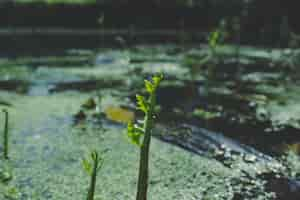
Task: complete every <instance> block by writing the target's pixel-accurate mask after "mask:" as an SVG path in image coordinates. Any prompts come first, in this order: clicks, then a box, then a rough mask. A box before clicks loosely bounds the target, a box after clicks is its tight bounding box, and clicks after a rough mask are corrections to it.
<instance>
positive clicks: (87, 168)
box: [82, 158, 92, 175]
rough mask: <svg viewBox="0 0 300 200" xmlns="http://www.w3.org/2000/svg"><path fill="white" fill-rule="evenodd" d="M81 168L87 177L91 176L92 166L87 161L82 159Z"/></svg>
mask: <svg viewBox="0 0 300 200" xmlns="http://www.w3.org/2000/svg"><path fill="white" fill-rule="evenodd" d="M82 167H83V169H84V170H85V171H86V173H88V174H89V175H91V174H92V164H91V163H90V162H89V161H88V160H87V159H85V158H84V159H82Z"/></svg>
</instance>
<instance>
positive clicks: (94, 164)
mask: <svg viewBox="0 0 300 200" xmlns="http://www.w3.org/2000/svg"><path fill="white" fill-rule="evenodd" d="M103 162H104V160H103V157H102V156H101V155H99V154H98V152H97V151H92V152H91V154H90V156H89V158H87V159H83V160H82V166H83V168H84V170H85V171H86V172H87V173H88V175H90V177H91V180H90V186H89V190H88V195H87V198H86V199H87V200H94V195H95V188H96V180H97V173H98V172H99V170H100V169H101V168H102V166H103Z"/></svg>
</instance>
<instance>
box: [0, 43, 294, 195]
mask: <svg viewBox="0 0 300 200" xmlns="http://www.w3.org/2000/svg"><path fill="white" fill-rule="evenodd" d="M202 54H203V52H202V50H201V49H197V48H194V49H185V50H182V49H180V48H177V47H175V46H164V47H161V46H154V47H150V46H141V47H136V48H132V49H129V50H110V49H105V50H99V51H97V52H96V51H89V50H80V51H79V50H72V51H70V50H68V51H66V53H65V55H62V56H57V57H49V56H42V57H41V56H39V57H35V56H32V57H17V58H13V59H12V58H9V59H7V58H1V59H0V74H1V75H0V108H4V107H5V108H7V109H8V111H9V114H10V149H9V155H10V160H9V161H6V160H4V159H3V158H1V160H0V170H2V172H1V171H0V177H1V173H2V174H3V173H4V174H7V173H9V174H11V175H12V179H11V180H9V181H7V182H5V181H4V180H2V181H1V179H0V191H1V192H0V199H24V200H27V199H28V200H29V199H53V200H58V199H64V200H68V199H70V200H71V199H72V200H76V199H78V200H79V199H84V198H85V197H86V194H87V189H88V181H89V177H88V176H87V175H86V173H85V171H84V170H83V168H82V166H81V160H82V158H83V157H84V156H86V155H87V154H88V152H89V151H91V150H93V149H96V150H99V151H101V150H104V149H109V151H108V153H106V155H105V163H104V168H103V169H102V170H101V172H100V173H99V176H98V182H97V191H96V196H97V197H96V199H103V200H109V199H120V200H123V199H134V198H135V193H136V191H135V189H136V180H137V169H138V155H139V154H138V149H137V148H136V147H135V146H133V145H132V144H130V143H129V142H128V140H127V139H126V136H125V129H124V125H121V124H115V123H111V122H108V121H107V119H105V117H104V116H103V115H93V113H95V112H96V111H95V110H93V111H89V112H87V113H86V114H87V115H88V116H93V117H91V118H88V119H87V120H86V121H84V122H81V123H79V124H75V123H74V115H75V114H76V113H78V111H79V110H80V107H81V105H82V104H83V103H84V102H86V100H87V99H89V98H90V97H94V98H99V99H100V100H99V102H100V103H99V105H98V107H99V108H98V109H99V110H100V112H101V111H102V112H103V111H104V110H105V108H106V107H107V106H111V105H113V106H125V107H127V108H132V107H133V101H132V96H134V94H135V93H136V92H142V88H143V79H144V78H147V77H149V76H151V75H153V74H155V73H161V72H162V73H164V74H165V77H166V81H165V82H164V84H163V88H166V89H165V90H162V91H161V99H160V102H161V104H162V105H163V108H164V106H166V105H164V103H166V102H167V104H168V99H167V100H166V99H165V98H166V97H164V96H168V95H170V96H169V98H171V97H173V96H171V95H172V94H173V93H172V88H173V89H174V88H175V90H174V94H175V98H173V99H172V100H171V99H169V101H170V102H169V103H170V105H172V106H169V107H168V106H166V107H168V109H167V111H168V112H171V114H172V112H173V111H174V109H175V111H174V113H175V114H176V113H177V114H178V113H181V115H179V117H180V116H181V118H182V116H183V120H185V122H189V120H191V119H190V118H189V117H187V116H190V115H191V114H192V113H193V112H194V111H195V109H198V111H199V108H201V109H207V111H209V112H212V111H215V110H214V109H215V107H214V106H216V105H213V104H211V105H209V104H207V102H205V101H204V100H205V99H206V100H207V98H206V97H205V98H204V99H203V98H202V97H201V98H200V97H199V96H197V95H196V96H197V98H199V99H197V98H196V99H195V98H194V96H193V95H192V93H190V90H188V89H184V88H185V86H186V85H188V86H189V88H191V86H192V87H196V88H198V87H199V88H198V89H200V90H201V91H202V89H201V88H202V87H200V86H201V85H202V84H203V81H204V80H206V75H205V73H206V72H205V67H204V69H202V66H200V65H199V66H197V62H195V60H196V61H197V59H201V56H202ZM195 55H197V56H200V57H199V58H198V57H196V58H195ZM247 55H248V54H247ZM250 56H251V55H250ZM252 56H253V55H252ZM188 59H193V60H192V61H191V60H189V61H187V60H188ZM245 59H246V58H245ZM247 59H250V58H249V56H248V57H247ZM191 65H192V66H191ZM198 68H199V69H198ZM193 70H196V71H193ZM202 70H203V71H202ZM251 73H253V72H252V71H250V72H248V73H247V74H246V75H248V79H247V81H249V76H250V75H251ZM261 73H262V72H261ZM275 74H276V75H278V76H275V79H276V77H279V78H280V77H281V76H282V72H276V73H275ZM246 75H243V77H244V76H246ZM255 77H260V76H255ZM250 78H251V76H250ZM273 78H274V76H271V77H270V76H263V77H262V79H263V81H265V80H266V81H267V82H268V81H270V80H272V79H273ZM232 81H236V80H235V79H233V78H227V79H220V80H218V81H217V82H216V84H215V86H216V88H217V89H219V90H211V91H213V92H215V91H221V92H223V93H222V94H223V95H224V96H226V95H227V94H229V96H230V95H232V94H233V93H234V95H235V93H236V91H234V88H235V87H231V85H230V82H232ZM251 81H252V80H250V82H251ZM259 81H260V80H259ZM191 82H192V84H191ZM187 83H188V84H187ZM199 83H200V86H199V85H198V84H199ZM178 88H179V89H180V88H181V90H178ZM182 88H183V89H182ZM212 88H213V87H212ZM220 88H221V90H220ZM263 89H264V88H261V87H260V88H259V90H263ZM267 90H268V89H267ZM284 90H285V91H286V90H287V88H284ZM167 91H168V92H170V91H171V92H170V93H168V92H167ZM179 91H183V93H180V92H179ZM197 91H198V90H197ZM268 91H269V90H268ZM288 91H298V88H297V87H295V88H294V90H292V89H288ZM213 92H212V93H213ZM226 92H229V93H226ZM203 94H204V93H203ZM214 94H215V93H214ZM216 94H219V93H218V92H216ZM293 94H297V92H293ZM234 95H232V96H234ZM260 95H263V96H264V97H262V96H259V97H260V98H258V97H257V96H256V97H257V98H256V99H255V98H252V100H251V101H250V102H254V103H261V101H263V103H262V104H259V106H261V105H266V104H267V106H263V107H262V108H263V109H267V111H266V112H267V113H270V114H271V120H273V119H274V120H275V121H276V120H277V118H278V115H275V114H272V111H273V110H279V111H278V112H279V113H281V112H280V109H281V108H278V106H280V105H282V104H279V103H278V104H277V103H276V102H275V101H276V99H275V100H272V101H268V102H266V101H265V99H264V98H266V96H267V95H265V94H260ZM248 96H249V98H250V97H253V96H251V95H249V94H246V95H245V97H247V98H248ZM291 96H293V95H291ZM210 98H211V97H210V96H209V98H208V100H209V99H210ZM241 99H242V98H241ZM253 99H254V100H253ZM296 99H298V96H297V97H295V100H296ZM173 100H174V101H173ZM211 100H212V102H213V101H216V102H218V101H217V100H214V99H211ZM283 101H285V100H283ZM290 101H292V100H291V99H290ZM6 104H10V105H11V106H7V105H6ZM274 104H275V105H274ZM174 106H175V107H174ZM201 106H206V107H203V108H202V107H201ZM221 106H224V107H223V108H224V109H228V108H230V109H232V107H230V106H228V107H226V105H221ZM276 106H277V107H276ZM170 107H171V110H172V109H173V111H170ZM273 107H274V108H273ZM258 108H259V107H258ZM268 108H270V110H271V111H269V110H268ZM176 109H177V110H176ZM291 109H292V110H293V111H294V112H293V113H291V115H288V116H287V117H286V116H285V117H283V118H284V119H285V120H281V122H282V123H286V122H287V121H289V119H295V118H296V119H295V120H296V121H297V119H298V118H297V116H298V115H297V110H296V109H293V107H292V106H291ZM237 110H239V109H237ZM226 111H227V110H226ZM97 112H99V111H97ZM228 112H229V113H230V112H231V110H229V111H228ZM233 112H236V111H235V110H233ZM247 112H248V111H247ZM255 112H256V111H254V113H255ZM278 112H276V113H278ZM174 113H173V114H174ZM182 113H183V114H182ZM198 113H199V112H198ZM200 113H203V112H200ZM175 114H174V115H175ZM177 114H176V115H177ZM161 115H162V120H166V118H164V113H161ZM244 115H245V113H243V111H242V114H240V116H241V118H242V117H243V116H244ZM282 115H284V114H282ZM249 116H252V115H249ZM198 117H199V115H198ZM200 117H203V115H201V114H200ZM247 117H248V116H245V119H246V120H247V119H248V118H247ZM276 117H277V118H276ZM283 118H280V119H283ZM287 118H288V119H287ZM249 119H252V118H249ZM0 121H1V122H3V115H0ZM257 121H259V120H257ZM197 123H200V124H198V125H199V126H200V127H202V126H206V125H208V126H209V124H210V122H208V123H203V119H201V120H200V122H198V121H197ZM2 124H3V123H1V129H2V127H3V125H2ZM294 127H298V124H297V123H296V122H295V126H294ZM213 129H215V127H214V128H213ZM231 134H232V133H230V134H229V135H231ZM0 141H1V142H2V138H1V139H0ZM1 146H2V145H0V147H1ZM1 152H2V151H1ZM262 165H264V164H261V163H252V164H247V163H246V162H245V161H243V160H240V159H239V158H236V160H233V161H232V163H231V167H226V166H224V163H222V162H219V161H217V160H215V159H212V158H208V157H206V156H199V155H196V154H193V153H190V152H188V151H186V150H183V149H182V148H179V147H176V146H174V145H171V144H168V143H164V142H162V141H160V140H157V139H154V140H153V143H152V147H151V166H150V168H151V175H150V191H149V199H150V200H168V199H170V200H171V199H172V200H175V199H178V200H184V199H186V200H193V199H195V200H199V199H207V200H213V199H216V200H219V199H233V198H234V197H235V198H236V196H237V194H239V193H240V192H241V191H242V190H243V189H244V188H245V187H246V188H247V190H248V193H247V194H245V196H247V198H249V199H272V194H269V193H267V192H265V191H264V186H263V181H261V180H258V179H257V181H256V182H255V181H254V182H253V183H252V184H250V185H248V186H245V184H246V182H247V181H248V178H246V177H243V176H244V173H243V171H245V170H246V171H248V172H249V173H253V174H254V175H253V176H254V177H255V176H256V172H257V169H262V168H264V167H263V166H262ZM254 179H256V178H254Z"/></svg>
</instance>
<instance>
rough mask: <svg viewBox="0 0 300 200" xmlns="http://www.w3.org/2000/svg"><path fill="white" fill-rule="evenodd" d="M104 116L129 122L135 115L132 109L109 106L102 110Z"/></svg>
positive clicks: (116, 120) (117, 120)
mask: <svg viewBox="0 0 300 200" xmlns="http://www.w3.org/2000/svg"><path fill="white" fill-rule="evenodd" d="M104 113H105V115H106V118H108V119H110V120H112V121H115V122H120V123H125V124H126V123H129V122H131V121H133V120H134V118H135V115H134V113H133V112H132V111H129V110H126V109H124V108H120V107H114V106H109V107H107V108H106V109H105V110H104Z"/></svg>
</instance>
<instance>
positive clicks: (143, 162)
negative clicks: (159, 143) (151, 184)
mask: <svg viewBox="0 0 300 200" xmlns="http://www.w3.org/2000/svg"><path fill="white" fill-rule="evenodd" d="M155 103H156V96H155V93H152V94H150V106H149V111H148V113H147V114H146V116H145V122H144V130H145V136H144V140H143V143H142V146H141V151H140V167H139V178H138V186H137V196H136V200H147V190H148V176H149V150H150V142H151V132H152V127H153V120H154V107H155Z"/></svg>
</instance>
